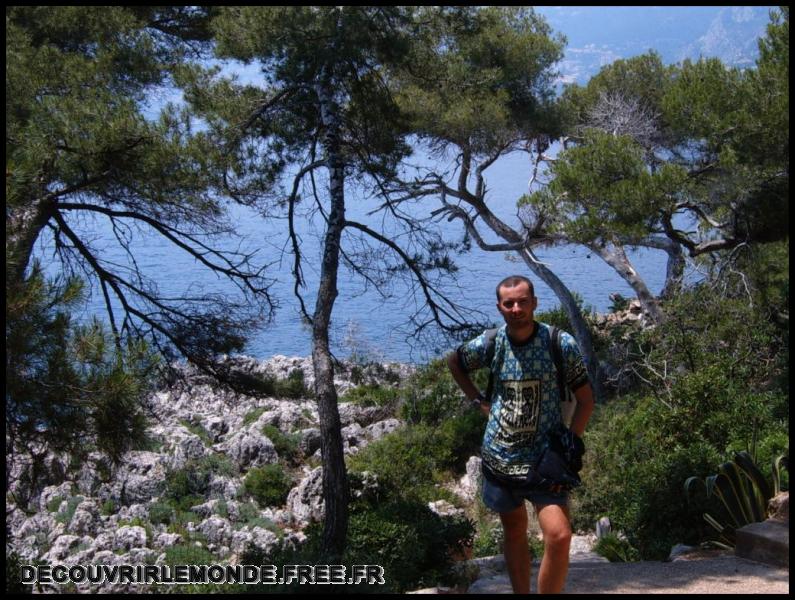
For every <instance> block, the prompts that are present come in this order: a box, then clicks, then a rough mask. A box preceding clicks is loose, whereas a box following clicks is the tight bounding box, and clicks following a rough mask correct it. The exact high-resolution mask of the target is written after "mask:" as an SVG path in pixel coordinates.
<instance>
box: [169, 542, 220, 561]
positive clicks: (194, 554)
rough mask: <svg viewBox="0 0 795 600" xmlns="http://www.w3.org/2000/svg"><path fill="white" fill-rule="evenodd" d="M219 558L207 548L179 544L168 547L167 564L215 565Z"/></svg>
mask: <svg viewBox="0 0 795 600" xmlns="http://www.w3.org/2000/svg"><path fill="white" fill-rule="evenodd" d="M217 563H218V560H217V559H216V558H215V557H214V556H213V555H212V553H211V552H210V551H209V550H207V549H206V548H201V547H199V546H196V545H187V544H177V545H175V546H170V547H169V548H166V560H165V564H167V565H172V566H173V565H214V564H217Z"/></svg>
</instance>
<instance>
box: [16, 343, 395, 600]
mask: <svg viewBox="0 0 795 600" xmlns="http://www.w3.org/2000/svg"><path fill="white" fill-rule="evenodd" d="M226 362H227V364H228V365H229V366H230V367H232V368H233V369H235V370H239V371H241V372H245V373H247V374H250V375H251V374H253V375H260V376H266V377H276V378H280V379H284V378H286V377H289V376H291V375H292V376H293V377H295V372H296V370H300V371H301V372H302V373H303V381H304V385H305V386H307V388H309V389H311V386H312V384H313V376H312V368H311V366H312V365H311V359H309V358H288V357H283V356H275V357H273V358H272V359H270V360H268V361H257V360H255V359H253V358H249V357H235V358H228V359H227V360H226ZM390 368H391V369H392V371H391V374H390ZM177 369H178V371H179V372H180V377H179V378H178V380H177V381H176V382H173V383H172V385H170V386H169V387H167V388H164V389H161V390H158V391H157V392H155V393H152V394H151V395H150V397H149V398H148V399H147V409H148V410H147V412H148V413H149V414H152V415H155V416H156V421H155V422H154V423H153V424H152V425H151V426H150V429H149V432H148V433H149V437H150V439H152V440H153V447H152V448H150V449H149V450H137V451H132V452H127V453H126V454H125V455H123V456H122V459H121V461H120V462H119V463H118V464H116V465H112V464H110V462H109V461H108V460H107V459H106V458H105V457H103V456H102V455H100V454H99V453H89V454H88V456H87V457H86V458H85V459H84V460H83V463H82V464H80V465H76V464H70V461H69V460H67V459H66V458H64V457H61V456H58V455H57V454H55V453H51V452H50V453H48V452H46V449H40V450H41V451H42V453H43V456H44V457H45V458H44V460H43V462H42V463H41V464H42V465H43V466H44V468H45V471H46V472H45V474H44V477H39V478H38V479H37V480H36V483H32V482H31V481H32V480H31V478H30V477H29V476H27V475H28V474H29V473H30V472H31V469H32V466H31V463H30V461H26V460H24V459H23V458H21V457H11V458H10V460H9V465H8V467H9V469H10V470H11V475H12V476H11V481H12V484H11V486H10V489H9V490H8V492H9V494H8V495H7V498H8V499H9V504H8V507H7V511H6V524H7V527H8V530H9V533H10V535H9V537H8V547H9V549H12V550H15V551H16V552H17V553H18V554H19V555H20V557H21V558H22V560H24V561H26V562H30V561H34V560H46V561H48V562H50V563H52V564H55V563H59V564H65V565H74V564H80V563H92V564H108V565H114V564H143V563H155V564H160V563H163V562H164V561H165V560H166V553H167V552H171V551H174V550H176V549H177V548H180V549H181V550H180V552H187V551H188V550H189V549H190V548H192V547H194V546H196V545H197V544H200V545H201V546H202V547H203V548H204V549H205V550H206V551H209V552H210V553H211V554H212V555H213V557H214V559H216V562H218V563H225V562H234V561H236V560H237V557H239V556H240V555H241V554H242V553H244V552H246V551H247V550H249V549H252V548H256V549H257V550H258V552H261V553H262V555H263V556H268V555H271V554H272V553H273V552H275V551H276V550H278V549H281V548H284V547H296V546H297V545H298V544H301V543H302V542H303V541H304V540H305V536H304V534H303V533H301V529H302V528H303V527H304V526H305V525H306V524H308V523H310V522H311V521H313V520H317V519H320V518H322V515H323V501H322V469H321V468H320V467H318V468H314V469H312V468H310V467H307V466H297V463H296V462H294V460H292V459H295V458H296V456H295V453H297V458H298V459H304V460H309V459H312V457H315V460H316V459H319V457H320V429H319V426H318V416H317V409H316V406H315V403H314V401H313V400H312V399H311V398H301V399H290V400H283V399H279V398H255V397H250V396H245V395H240V394H234V393H232V392H230V391H228V390H224V389H220V388H219V387H218V386H217V385H215V384H214V383H213V382H212V381H211V380H209V379H208V378H207V377H206V376H204V375H202V374H201V373H199V372H198V371H196V370H195V369H193V368H192V367H190V366H186V365H181V366H179V367H177ZM408 370H409V369H408V367H400V368H397V367H395V366H394V365H376V366H375V367H374V368H369V369H368V368H362V367H357V366H356V365H342V366H341V367H340V368H339V369H338V380H336V381H335V384H336V385H337V387H338V393H339V394H340V396H341V397H342V395H343V393H344V391H345V390H347V389H349V388H351V387H354V386H355V385H356V384H355V383H354V382H352V381H351V380H350V377H351V376H352V375H353V374H354V373H355V374H356V378H357V380H358V381H360V382H362V383H364V382H367V383H378V382H380V383H385V384H387V385H388V383H387V378H388V379H389V380H390V381H395V380H397V379H398V378H405V377H406V376H407V374H408ZM339 408H340V415H341V419H342V424H343V428H344V429H343V439H344V444H345V452H346V453H355V452H358V451H360V449H361V448H363V447H365V446H366V445H367V444H368V443H370V442H372V441H373V440H376V439H378V438H380V437H381V436H383V435H386V434H387V433H389V432H391V431H394V430H395V429H396V428H397V427H399V426H400V425H401V423H400V421H398V420H397V419H394V418H391V414H390V413H389V412H388V411H386V410H385V409H383V408H378V407H362V406H358V405H354V404H351V403H346V402H344V401H343V402H340V405H339ZM274 431H277V432H278V433H279V434H281V436H282V437H283V439H290V440H294V441H295V448H294V449H293V450H289V448H286V447H285V446H284V441H283V439H280V440H277V439H276V436H277V434H276V433H274ZM269 435H271V436H274V439H271V438H270V437H269ZM280 443H281V444H282V445H281V446H280V445H279V444H280ZM288 450H289V451H290V452H291V455H290V457H289V458H290V459H291V460H284V459H285V458H288V457H285V456H280V454H281V453H284V452H287V451H288ZM276 463H281V464H283V465H288V471H289V474H290V477H291V478H292V479H293V481H294V482H295V484H294V486H293V489H292V490H291V491H290V493H289V495H288V498H287V501H286V503H285V504H284V505H283V506H259V505H258V504H257V503H256V502H254V501H253V500H252V499H251V498H250V497H249V496H248V494H247V493H246V492H245V486H244V482H245V479H246V476H247V474H248V473H249V472H250V471H251V469H253V468H255V467H264V466H267V465H272V464H276ZM357 485H358V486H359V487H360V488H361V487H363V486H364V487H366V486H367V485H373V481H371V478H369V476H365V481H364V482H358V484H357ZM359 493H362V492H361V490H358V489H357V490H356V491H355V494H359ZM355 494H354V495H355ZM176 495H179V497H177V496H176ZM192 497H195V499H196V501H195V502H194V503H192V504H190V502H188V500H190V499H191V498H192ZM177 501H179V502H181V503H184V504H180V507H181V508H180V510H179V515H177V511H176V510H175V503H176V502H177ZM188 504H190V506H188ZM49 589H50V591H56V592H59V591H64V589H63V586H54V587H51V588H49ZM77 590H78V591H80V592H87V591H91V592H142V591H146V590H145V589H142V588H136V587H135V586H126V585H122V586H118V585H116V586H114V585H110V584H108V585H104V584H103V585H100V586H97V585H93V586H92V585H78V586H77Z"/></svg>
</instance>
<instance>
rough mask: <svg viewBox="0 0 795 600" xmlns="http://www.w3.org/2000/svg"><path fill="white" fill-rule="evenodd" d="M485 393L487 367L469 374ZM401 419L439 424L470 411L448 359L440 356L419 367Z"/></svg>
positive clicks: (411, 381) (408, 392)
mask: <svg viewBox="0 0 795 600" xmlns="http://www.w3.org/2000/svg"><path fill="white" fill-rule="evenodd" d="M470 376H471V377H472V380H473V382H474V383H475V385H477V386H478V387H479V388H480V389H481V390H483V391H484V392H485V390H486V385H487V382H488V369H479V370H478V371H475V372H473V373H472V374H470ZM403 396H404V398H405V400H404V403H403V405H402V406H401V408H400V411H399V412H400V418H401V419H403V420H404V421H407V422H409V423H415V424H416V423H426V424H429V425H438V424H439V423H441V422H442V421H444V420H445V419H448V418H450V417H451V416H453V415H457V414H462V413H464V412H466V411H467V410H469V408H470V405H469V402H467V401H466V398H465V397H464V394H463V393H462V392H461V390H460V388H459V387H458V384H456V382H455V380H454V379H453V376H452V375H451V374H450V369H449V368H448V366H447V361H446V360H445V359H438V360H434V361H432V362H430V363H429V364H428V365H426V366H424V367H422V368H420V369H418V370H417V372H416V373H414V375H412V376H411V378H410V379H409V381H408V383H407V387H406V391H405V392H404V394H403Z"/></svg>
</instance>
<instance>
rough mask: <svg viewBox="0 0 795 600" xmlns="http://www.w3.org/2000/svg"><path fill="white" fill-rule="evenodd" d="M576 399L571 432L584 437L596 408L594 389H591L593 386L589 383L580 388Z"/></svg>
mask: <svg viewBox="0 0 795 600" xmlns="http://www.w3.org/2000/svg"><path fill="white" fill-rule="evenodd" d="M574 397H575V398H577V407H576V408H575V409H574V414H573V415H572V417H571V430H572V431H573V432H574V433H576V434H577V435H578V436H580V437H582V435H583V433H585V426H586V425H587V424H588V421H589V420H590V418H591V413H593V408H594V399H593V389H592V388H591V384H590V383H588V384H585V385H581V386H580V387H578V388H577V389H576V390H575V392H574Z"/></svg>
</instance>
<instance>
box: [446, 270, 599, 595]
mask: <svg viewBox="0 0 795 600" xmlns="http://www.w3.org/2000/svg"><path fill="white" fill-rule="evenodd" d="M537 306H538V299H537V298H536V297H535V294H534V291H533V284H532V283H531V282H530V280H529V279H527V278H526V277H521V276H513V277H508V278H507V279H504V280H503V281H501V282H500V283H499V285H498V286H497V309H498V310H499V311H500V314H501V315H502V316H503V318H504V319H505V326H504V327H501V328H500V329H498V330H497V331H496V335H495V334H494V333H493V332H492V333H491V335H489V332H484V333H483V334H481V335H480V336H478V337H477V338H475V339H473V340H471V341H469V342H467V343H465V344H463V345H462V346H460V347H459V348H458V349H457V351H456V352H453V353H451V354H450V355H449V356H448V365H449V367H450V371H451V372H452V374H453V378H454V379H455V380H456V383H458V385H459V387H460V388H461V389H462V390H463V392H464V394H465V395H466V397H467V398H469V399H470V400H471V401H473V402H475V403H476V404H477V405H478V406H479V407H480V409H481V410H482V411H483V412H484V413H486V414H487V415H488V417H489V419H488V423H487V425H486V432H485V434H484V436H483V448H482V452H481V455H482V459H483V463H484V472H485V474H486V475H487V476H484V478H483V502H484V503H485V504H486V506H487V507H489V508H490V509H491V510H494V511H496V512H498V513H499V514H500V520H501V521H502V526H503V531H504V534H505V536H504V537H505V547H504V551H505V563H506V566H507V568H508V574H509V575H510V578H511V585H512V586H513V591H514V592H515V593H525V594H526V593H529V592H530V564H531V563H530V551H529V548H528V544H527V509H526V508H525V504H524V501H525V500H529V501H530V502H531V503H532V504H533V507H534V509H535V511H536V515H537V517H538V522H539V524H540V526H541V531H542V532H543V535H544V558H543V560H542V562H541V569H540V572H539V574H538V591H539V593H542V594H543V593H560V592H561V591H562V590H563V586H564V583H565V582H566V575H567V573H568V569H569V544H570V542H571V523H570V514H569V508H568V492H567V490H565V489H563V487H562V486H553V487H552V488H549V487H548V486H545V487H544V488H542V489H532V488H531V489H525V488H517V487H513V486H511V485H510V484H508V483H506V482H505V481H503V480H502V479H497V475H502V476H505V477H506V478H510V476H516V475H517V474H530V475H532V470H533V469H534V468H535V466H536V464H537V462H538V459H539V457H540V456H541V455H542V453H543V452H544V450H545V449H546V447H547V446H548V444H549V436H550V434H551V433H552V432H553V431H554V430H555V429H556V428H557V427H558V426H559V424H560V423H561V402H560V400H561V398H560V391H559V388H558V383H557V381H558V380H557V371H556V368H555V361H554V358H553V355H552V340H551V338H550V328H549V326H548V325H545V324H543V323H539V322H537V321H535V320H534V319H533V313H534V311H535V310H536V308H537ZM560 347H561V354H562V356H563V363H564V364H565V373H566V381H565V384H566V385H567V386H568V387H569V389H571V390H572V391H573V392H574V395H575V397H576V399H577V406H576V409H575V411H574V415H573V417H572V421H571V431H572V432H573V433H574V434H576V435H577V436H579V437H582V435H583V432H584V431H585V426H586V424H587V423H588V419H590V417H591V413H592V412H593V406H594V399H593V391H592V390H591V386H590V384H589V383H588V376H587V372H586V370H585V365H584V363H583V361H582V357H581V355H580V352H579V349H578V348H577V343H576V342H575V341H574V338H573V337H572V336H571V335H569V334H568V333H562V334H561V337H560ZM483 367H489V368H490V369H491V372H492V376H493V390H491V392H492V393H491V397H490V398H488V399H487V398H485V397H484V395H483V394H482V393H481V392H480V390H478V388H477V387H476V386H475V384H474V383H473V382H472V380H471V379H470V377H469V372H470V371H473V370H475V369H479V368H483Z"/></svg>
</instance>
